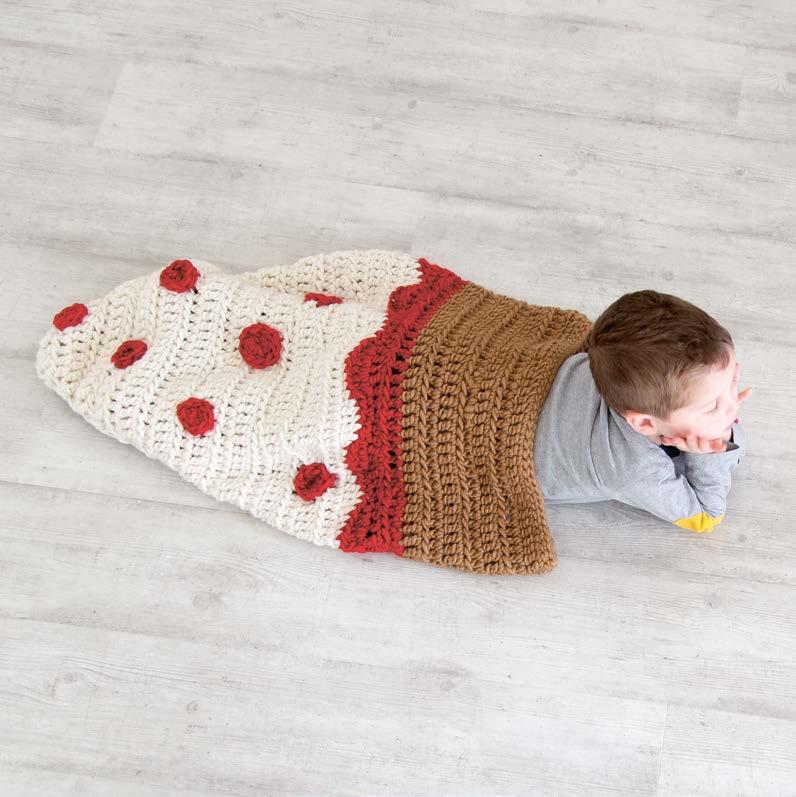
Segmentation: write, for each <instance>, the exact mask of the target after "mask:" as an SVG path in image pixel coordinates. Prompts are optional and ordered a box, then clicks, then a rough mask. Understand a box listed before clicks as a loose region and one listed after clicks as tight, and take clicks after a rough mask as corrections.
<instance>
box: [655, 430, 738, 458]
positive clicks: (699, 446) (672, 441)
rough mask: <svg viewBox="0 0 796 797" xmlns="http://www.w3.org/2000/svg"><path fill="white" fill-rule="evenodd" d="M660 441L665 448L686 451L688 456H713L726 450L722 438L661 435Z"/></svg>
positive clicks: (728, 433)
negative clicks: (670, 447)
mask: <svg viewBox="0 0 796 797" xmlns="http://www.w3.org/2000/svg"><path fill="white" fill-rule="evenodd" d="M729 435H730V432H727V438H726V439H727V440H729V439H730V438H729ZM661 441H662V442H664V443H665V444H666V445H667V446H674V447H675V448H679V449H680V451H687V452H688V453H690V454H715V453H718V452H720V451H726V450H727V444H726V443H725V439H724V438H723V437H716V438H714V439H712V440H711V439H709V438H707V437H697V436H696V435H694V436H693V437H666V436H665V435H661Z"/></svg>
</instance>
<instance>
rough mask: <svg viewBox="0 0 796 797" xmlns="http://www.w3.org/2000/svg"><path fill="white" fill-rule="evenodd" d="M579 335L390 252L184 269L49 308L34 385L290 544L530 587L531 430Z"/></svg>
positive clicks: (540, 510)
mask: <svg viewBox="0 0 796 797" xmlns="http://www.w3.org/2000/svg"><path fill="white" fill-rule="evenodd" d="M590 328H591V322H590V321H589V319H588V318H586V316H584V315H583V314H581V313H579V312H578V311H575V310H565V309H561V308H558V307H549V306H539V305H532V304H528V303H526V302H523V301H520V300H518V299H513V298H510V297H507V296H502V295H500V294H496V293H493V292H492V291H489V290H487V289H486V288H483V287H480V286H478V285H476V284H474V283H472V282H470V281H468V280H464V279H462V278H460V277H459V276H457V275H456V274H455V273H454V272H453V271H451V270H449V269H447V268H443V267H441V266H439V265H436V264H433V263H430V262H429V261H428V260H426V259H425V258H419V259H416V258H414V257H412V256H411V255H408V254H405V253H402V252H393V251H387V250H379V249H372V250H350V251H340V252H332V253H331V254H318V255H313V256H310V257H306V258H303V259H301V260H299V261H297V262H296V263H293V264H290V265H286V266H278V267H272V268H264V269H260V270H259V271H251V272H245V273H242V274H228V273H225V272H224V271H222V270H221V269H220V268H218V267H217V266H215V265H213V264H212V263H208V262H207V261H203V260H197V259H191V260H187V259H179V260H175V261H173V262H172V263H170V264H168V265H166V266H165V267H163V268H161V269H158V270H157V271H155V272H153V273H150V274H147V275H146V276H142V277H139V278H136V279H133V280H129V281H127V282H125V283H123V284H121V285H119V286H118V287H117V288H116V289H114V290H113V291H111V292H110V293H109V294H108V295H106V296H105V297H103V298H99V299H95V300H93V301H85V302H76V303H74V304H72V305H70V306H68V307H65V308H64V309H63V310H61V311H60V312H58V313H57V314H56V315H55V316H54V318H53V325H52V328H51V329H49V330H48V332H47V333H46V334H45V335H44V337H43V338H42V340H41V343H40V345H39V349H38V352H37V356H36V371H37V373H38V375H39V377H40V378H41V379H42V380H43V381H44V382H45V383H46V384H47V385H48V386H49V387H50V388H51V389H53V390H54V391H55V392H56V393H58V394H59V395H60V396H62V397H63V398H64V399H65V400H66V401H67V402H68V403H69V405H70V406H71V407H72V408H73V409H74V410H75V411H76V412H78V413H79V414H81V415H82V416H83V417H84V418H86V419H87V420H88V421H89V422H90V423H91V424H92V425H94V426H95V427H96V428H98V429H99V430H100V431H102V432H104V433H105V434H108V435H110V436H112V437H114V438H116V439H117V440H120V441H121V442H123V443H128V444H131V445H133V446H135V447H136V448H137V449H139V450H140V451H142V452H143V453H145V454H146V455H147V456H149V457H151V458H154V459H158V460H159V461H161V462H163V463H165V464H166V465H168V466H169V467H171V468H173V469H174V470H175V471H177V472H178V473H179V474H180V475H181V476H182V477H183V478H184V479H186V480H187V481H189V482H191V483H193V484H195V485H196V486H197V487H199V489H201V490H202V491H203V492H205V493H206V494H208V495H210V496H213V497H215V498H217V499H219V500H222V501H228V502H230V503H234V504H236V505H237V506H239V507H241V508H242V509H244V510H246V511H248V512H251V513H252V514H253V515H254V516H255V517H258V518H260V519H262V520H264V521H265V522H267V523H269V524H270V525H272V526H274V527H275V528H278V529H281V530H283V531H286V532H288V533H290V534H293V535H295V536H297V537H300V538H302V539H305V540H309V541H311V542H313V543H315V544H318V545H329V546H332V547H336V548H340V549H341V550H343V551H346V552H367V551H374V552H391V553H393V554H396V555H398V556H403V557H406V558H411V559H416V560H419V561H423V562H427V563H430V564H434V565H438V566H444V567H452V568H456V569H460V570H465V571H470V572H478V573H491V574H523V573H543V572H547V571H549V570H551V569H552V568H553V567H554V566H555V563H556V555H555V546H554V543H553V540H552V537H551V535H550V531H549V528H548V525H547V521H546V517H545V511H544V502H543V498H542V494H541V491H540V490H539V488H538V485H537V483H536V478H535V473H534V464H533V462H534V459H533V454H534V439H535V433H536V423H537V420H538V417H539V412H540V410H541V407H542V404H543V402H544V399H545V397H546V395H547V392H548V390H549V388H550V385H551V384H552V381H553V378H554V377H555V374H556V371H557V370H558V368H559V367H560V365H561V363H562V362H563V361H564V360H565V359H566V358H567V357H568V356H569V355H571V354H574V353H576V352H578V351H584V350H585V349H584V346H585V342H586V336H587V334H588V332H589V329H590Z"/></svg>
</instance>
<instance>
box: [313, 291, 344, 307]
mask: <svg viewBox="0 0 796 797" xmlns="http://www.w3.org/2000/svg"><path fill="white" fill-rule="evenodd" d="M304 301H305V302H315V304H316V305H318V307H321V306H322V305H326V304H340V302H342V301H343V298H342V297H341V296H334V295H332V294H331V293H305V294H304Z"/></svg>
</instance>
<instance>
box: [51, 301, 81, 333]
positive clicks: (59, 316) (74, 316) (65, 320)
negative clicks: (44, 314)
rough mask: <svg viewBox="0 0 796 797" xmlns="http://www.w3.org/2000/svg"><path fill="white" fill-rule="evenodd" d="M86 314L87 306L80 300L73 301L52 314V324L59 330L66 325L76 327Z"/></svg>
mask: <svg viewBox="0 0 796 797" xmlns="http://www.w3.org/2000/svg"><path fill="white" fill-rule="evenodd" d="M87 315H88V307H86V305H84V304H83V303H82V302H75V303H74V304H70V305H69V307H64V309H63V310H60V311H59V312H57V313H56V314H55V315H54V316H53V326H55V327H57V328H58V329H60V330H61V331H63V330H64V329H66V328H67V327H76V326H77V325H78V324H79V323H80V322H81V321H82V320H83V319H84V318H85V317H86V316H87Z"/></svg>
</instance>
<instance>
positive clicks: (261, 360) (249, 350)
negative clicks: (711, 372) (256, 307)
mask: <svg viewBox="0 0 796 797" xmlns="http://www.w3.org/2000/svg"><path fill="white" fill-rule="evenodd" d="M238 351H239V352H240V356H241V357H243V359H244V361H245V362H247V363H248V364H249V365H250V366H251V367H252V368H267V367H268V366H269V365H273V364H274V363H277V362H279V357H280V356H281V354H282V336H281V335H280V334H279V331H278V330H276V329H274V328H273V327H271V326H268V324H252V325H251V326H248V327H246V328H245V329H244V330H242V331H241V333H240V336H239V339H238Z"/></svg>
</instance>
